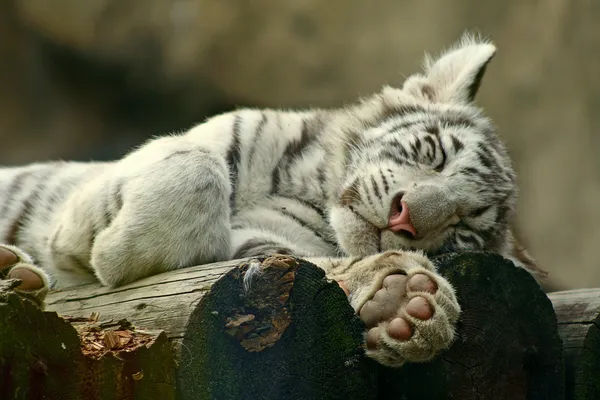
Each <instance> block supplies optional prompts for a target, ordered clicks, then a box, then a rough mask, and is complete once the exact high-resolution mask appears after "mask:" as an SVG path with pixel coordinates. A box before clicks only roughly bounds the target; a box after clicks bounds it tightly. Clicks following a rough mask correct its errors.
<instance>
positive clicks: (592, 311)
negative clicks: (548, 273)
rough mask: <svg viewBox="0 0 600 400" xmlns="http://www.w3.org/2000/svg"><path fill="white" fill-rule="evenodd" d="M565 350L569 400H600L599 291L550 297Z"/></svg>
mask: <svg viewBox="0 0 600 400" xmlns="http://www.w3.org/2000/svg"><path fill="white" fill-rule="evenodd" d="M548 297H549V298H550V300H551V301H552V304H553V305H554V310H555V312H556V317H557V319H558V332H559V334H560V336H561V338H562V341H563V346H564V351H565V377H566V393H567V399H576V400H587V399H600V289H578V290H566V291H561V292H555V293H550V294H549V295H548Z"/></svg>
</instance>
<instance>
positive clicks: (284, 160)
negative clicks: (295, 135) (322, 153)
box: [271, 119, 316, 194]
mask: <svg viewBox="0 0 600 400" xmlns="http://www.w3.org/2000/svg"><path fill="white" fill-rule="evenodd" d="M308 122H309V121H308V120H306V119H305V120H303V121H302V131H301V133H300V139H296V140H292V141H290V142H289V143H288V144H287V146H286V148H285V150H284V151H283V154H282V155H281V158H280V159H279V162H278V163H277V166H276V167H275V169H274V170H273V172H272V173H271V194H273V193H276V192H277V191H279V183H280V180H281V176H280V175H281V172H282V171H284V170H285V169H287V168H288V167H289V165H290V164H292V163H293V162H294V161H295V160H296V159H298V158H300V157H302V155H303V153H304V151H305V150H306V149H307V148H308V147H309V146H310V144H311V143H312V142H313V141H314V140H315V138H316V136H315V134H314V132H312V131H311V130H310V129H309V127H308Z"/></svg>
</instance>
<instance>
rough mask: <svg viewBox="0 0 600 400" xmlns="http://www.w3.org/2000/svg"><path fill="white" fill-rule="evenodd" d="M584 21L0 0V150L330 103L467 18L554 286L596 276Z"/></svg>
mask: <svg viewBox="0 0 600 400" xmlns="http://www.w3.org/2000/svg"><path fill="white" fill-rule="evenodd" d="M598 21H600V3H599V2H597V1H594V0H576V1H572V0H545V1H543V2H542V1H534V0H505V1H495V2H491V1H487V2H482V1H477V0H428V1H422V0H411V1H408V0H407V1H398V0H369V1H364V0H328V1H319V0H287V1H267V0H252V1H242V0H219V1H214V0H213V1H209V0H128V1H127V2H124V1H122V0H95V1H80V0H53V1H47V0H4V1H2V2H0V149H1V150H2V152H1V154H2V155H1V156H0V163H1V164H18V163H23V162H30V161H35V160H46V159H55V158H63V159H71V158H73V159H80V160H86V159H91V158H94V159H110V158H115V157H118V156H120V155H122V154H123V153H124V152H125V151H126V150H127V149H129V148H130V147H131V146H133V145H136V144H138V143H139V142H140V141H142V140H144V139H146V138H148V137H151V136H152V135H156V134H159V133H163V132H168V131H174V130H181V129H185V128H187V127H189V126H190V125H191V124H193V123H195V122H198V121H201V120H202V119H203V118H205V117H206V116H208V115H211V114H214V113H216V112H219V111H223V110H227V109H230V108H232V107H234V106H236V105H250V106H273V107H308V106H311V105H315V106H335V105H339V104H341V103H343V102H346V101H350V100H353V99H354V98H355V97H356V96H357V95H366V94H369V93H371V92H373V91H376V90H378V89H379V87H380V86H381V85H382V84H388V83H389V84H394V83H400V82H401V81H402V76H403V75H404V76H406V75H409V74H410V73H412V72H414V71H416V69H417V68H418V66H419V63H420V60H421V57H422V54H423V52H424V51H431V52H438V51H439V50H440V49H441V48H442V47H444V46H447V45H449V44H450V43H452V42H453V41H454V40H456V39H457V38H458V37H459V36H460V34H461V33H462V31H464V30H466V29H469V30H474V29H475V30H478V31H480V32H481V33H483V34H484V35H486V36H489V37H491V38H492V39H493V40H494V41H495V42H496V44H497V45H498V47H499V52H498V54H497V56H496V58H495V60H494V62H493V63H492V65H491V66H490V68H489V69H488V74H487V77H486V80H485V81H484V84H483V88H482V91H481V93H480V95H479V102H480V104H482V105H483V106H484V107H485V108H486V109H487V110H488V113H489V114H490V115H491V117H492V118H494V119H495V121H496V123H497V125H498V126H499V128H500V132H501V134H502V135H503V136H504V138H505V139H506V141H507V143H508V145H509V148H510V151H511V153H512V156H513V158H514V160H515V163H516V167H517V170H518V172H519V175H520V182H521V187H522V191H521V192H522V196H521V201H520V204H519V213H520V220H519V225H520V228H521V230H522V231H523V233H524V234H525V236H526V238H527V241H528V244H529V247H530V249H531V251H532V252H533V253H534V254H535V256H536V257H537V258H538V259H539V261H540V262H541V263H542V264H543V265H544V266H546V267H547V269H549V270H550V271H551V274H552V277H553V280H554V281H555V282H556V283H557V284H559V285H561V286H565V287H582V286H600V251H599V250H600V159H599V157H598V156H599V155H600V136H599V135H600V133H599V132H598V128H599V123H600V113H598V112H597V111H596V109H598V107H599V106H600V77H599V73H598V72H599V69H598V67H599V62H600V28H599V27H597V26H598Z"/></svg>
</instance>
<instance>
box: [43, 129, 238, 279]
mask: <svg viewBox="0 0 600 400" xmlns="http://www.w3.org/2000/svg"><path fill="white" fill-rule="evenodd" d="M180 142H181V141H180V140H179V139H177V138H165V139H158V140H157V141H154V142H151V143H150V144H148V145H146V146H145V147H143V148H141V149H140V150H139V151H138V152H137V153H134V154H132V155H131V157H126V158H125V159H123V160H121V161H119V162H118V163H117V164H115V166H114V169H111V170H109V171H107V173H106V174H105V175H103V176H100V177H98V179H96V181H93V182H88V183H87V184H86V185H84V186H82V188H81V189H80V190H79V191H78V192H77V193H74V194H73V195H72V196H71V198H70V199H69V200H68V201H67V202H66V203H65V205H64V207H63V210H62V212H61V214H60V215H59V216H58V218H57V222H56V223H55V227H54V231H53V234H52V235H51V237H50V241H49V243H50V247H51V249H50V251H51V254H52V259H53V264H54V265H55V268H56V269H62V272H64V273H61V274H56V275H57V278H56V279H57V284H58V285H61V281H62V282H67V281H68V280H69V277H68V276H67V275H68V274H70V275H71V276H75V275H76V274H75V272H76V271H84V270H88V271H90V273H93V274H95V276H96V277H97V278H98V279H99V280H100V281H101V282H102V283H103V284H104V285H107V286H120V285H124V284H126V283H130V282H133V281H136V280H139V279H141V278H144V277H147V276H150V275H155V274H158V273H161V272H165V271H169V270H174V269H177V268H182V267H188V266H192V265H197V264H204V263H209V262H214V261H221V260H226V259H228V258H229V251H230V249H229V247H230V246H229V244H230V240H231V238H230V236H231V233H230V232H231V228H230V221H229V214H230V211H229V208H230V207H229V194H230V183H229V172H228V170H227V167H226V163H225V160H224V158H223V157H222V156H220V155H218V154H215V153H213V152H211V151H209V150H207V149H202V148H198V147H192V146H190V145H188V144H187V143H185V142H182V143H180ZM52 275H53V276H54V275H55V272H54V271H52ZM80 280H81V279H79V281H80ZM67 284H71V283H70V282H67Z"/></svg>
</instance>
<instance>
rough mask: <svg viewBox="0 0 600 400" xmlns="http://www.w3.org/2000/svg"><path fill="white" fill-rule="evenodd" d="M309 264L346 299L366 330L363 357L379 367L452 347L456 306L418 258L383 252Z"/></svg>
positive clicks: (424, 259) (427, 356)
mask: <svg viewBox="0 0 600 400" xmlns="http://www.w3.org/2000/svg"><path fill="white" fill-rule="evenodd" d="M309 261H311V262H313V263H315V264H316V265H318V266H320V267H321V268H323V269H324V270H325V271H326V273H327V276H328V277H329V278H331V279H334V280H336V281H337V282H338V283H339V284H340V286H341V287H342V288H343V289H344V290H345V291H346V293H347V294H348V295H349V300H350V304H351V305H352V307H353V308H354V309H355V310H356V312H357V314H358V315H359V316H360V318H361V319H362V320H363V322H364V323H365V325H366V328H367V331H366V333H365V341H366V352H367V355H368V356H369V357H371V358H373V359H375V360H377V361H378V362H380V363H381V364H384V365H388V366H400V365H402V364H404V363H405V362H421V361H427V360H429V359H431V358H432V357H434V356H435V355H436V354H437V352H438V351H440V350H442V349H444V348H447V347H448V346H449V345H450V343H451V342H452V340H453V338H454V326H455V323H456V321H457V319H458V315H459V313H460V306H459V304H458V301H457V299H456V296H455V294H454V290H453V289H452V287H451V286H450V284H449V283H448V282H447V281H446V280H445V279H444V278H442V277H441V276H440V275H438V274H437V273H436V271H435V267H434V266H433V264H432V263H431V261H430V260H429V259H427V257H425V256H423V255H422V254H419V253H414V252H394V251H389V252H385V253H381V254H376V255H372V256H368V257H364V258H341V259H328V258H317V259H310V258H309Z"/></svg>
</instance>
